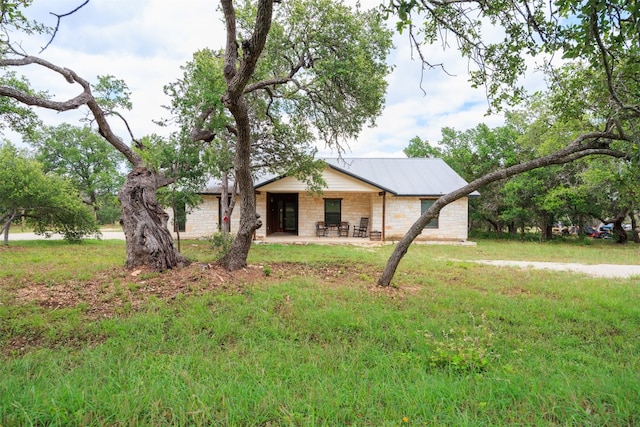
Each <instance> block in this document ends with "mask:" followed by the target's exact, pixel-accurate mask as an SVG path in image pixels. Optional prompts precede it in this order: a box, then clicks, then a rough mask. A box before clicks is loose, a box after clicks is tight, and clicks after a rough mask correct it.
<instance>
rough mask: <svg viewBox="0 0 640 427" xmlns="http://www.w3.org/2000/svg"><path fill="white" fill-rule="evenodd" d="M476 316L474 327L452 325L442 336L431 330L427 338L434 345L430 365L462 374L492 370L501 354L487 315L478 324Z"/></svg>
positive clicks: (429, 360) (442, 332)
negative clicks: (491, 366)
mask: <svg viewBox="0 0 640 427" xmlns="http://www.w3.org/2000/svg"><path fill="white" fill-rule="evenodd" d="M471 317H472V320H473V322H472V325H471V328H470V330H467V329H466V328H460V329H456V328H450V329H449V330H446V331H441V334H440V335H439V336H434V335H433V334H431V333H427V334H426V338H427V340H428V341H429V343H430V344H431V346H432V350H431V351H432V353H431V354H430V355H429V356H428V358H427V360H428V363H429V367H432V368H438V369H446V370H450V371H451V372H455V373H459V374H467V373H473V372H482V371H485V370H486V369H489V367H490V365H491V362H492V361H496V359H497V358H498V357H499V355H497V354H495V353H494V352H493V351H492V349H491V348H492V346H493V333H492V332H491V330H490V329H489V328H488V327H487V325H486V323H487V322H486V316H485V315H482V316H481V318H480V320H481V322H479V323H476V321H475V318H474V317H473V316H471Z"/></svg>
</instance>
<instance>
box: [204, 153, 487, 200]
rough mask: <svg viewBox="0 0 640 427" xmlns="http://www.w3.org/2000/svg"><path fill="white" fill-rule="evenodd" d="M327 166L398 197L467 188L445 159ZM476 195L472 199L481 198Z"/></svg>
mask: <svg viewBox="0 0 640 427" xmlns="http://www.w3.org/2000/svg"><path fill="white" fill-rule="evenodd" d="M323 160H324V161H325V162H326V163H327V165H328V166H329V167H330V168H332V169H334V170H336V171H339V172H341V173H344V174H347V175H349V176H352V177H354V178H356V179H359V180H361V181H363V182H366V183H368V184H371V185H373V186H375V187H378V188H379V189H380V190H381V191H387V192H389V193H392V194H394V195H398V196H441V195H443V194H447V193H450V192H452V191H454V190H457V189H458V188H460V187H463V186H465V185H467V182H466V181H465V180H464V179H462V177H461V176H460V175H458V174H457V173H456V172H455V171H454V170H453V169H451V167H449V165H447V164H446V163H445V162H444V160H442V159H434V158H387V159H382V158H341V159H337V158H331V159H329V158H325V159H323ZM281 178H284V176H276V175H272V174H268V175H263V176H260V177H258V178H256V180H255V183H254V187H255V188H258V187H262V186H264V185H266V184H269V183H271V182H274V181H277V180H279V179H281ZM220 191H221V188H220V183H219V181H210V182H209V183H208V185H207V188H206V189H205V190H204V193H208V194H219V193H220ZM477 195H478V193H477V192H475V191H474V192H473V193H471V194H470V196H477Z"/></svg>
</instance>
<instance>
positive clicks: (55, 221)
mask: <svg viewBox="0 0 640 427" xmlns="http://www.w3.org/2000/svg"><path fill="white" fill-rule="evenodd" d="M0 192H1V193H2V194H3V197H2V199H1V200H0V223H2V226H3V230H4V229H5V228H6V227H9V226H10V225H11V220H13V219H14V218H22V217H24V218H26V220H27V223H28V224H29V225H30V226H32V227H33V228H34V231H35V232H36V233H39V234H47V233H61V234H63V235H64V237H65V239H67V240H69V241H74V242H75V241H78V240H80V239H81V238H82V237H84V236H86V235H90V234H98V233H99V230H98V226H97V224H96V221H95V218H94V216H93V214H92V212H91V211H90V210H89V209H88V207H87V206H86V205H85V204H84V203H83V202H82V200H81V199H80V197H79V195H78V192H77V190H75V188H73V186H72V185H71V183H70V182H69V181H68V180H66V179H63V178H61V177H59V176H57V175H54V174H45V173H44V171H43V169H42V165H41V164H40V163H38V162H36V161H34V160H31V159H28V158H26V157H24V156H23V155H21V154H20V153H19V152H18V150H16V149H15V148H14V147H13V146H11V145H9V144H6V145H3V146H0ZM7 221H8V222H7Z"/></svg>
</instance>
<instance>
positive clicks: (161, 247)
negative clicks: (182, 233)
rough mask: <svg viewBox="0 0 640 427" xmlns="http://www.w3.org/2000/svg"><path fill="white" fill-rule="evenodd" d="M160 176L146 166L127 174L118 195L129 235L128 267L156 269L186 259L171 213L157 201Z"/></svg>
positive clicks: (176, 264)
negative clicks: (176, 238)
mask: <svg viewBox="0 0 640 427" xmlns="http://www.w3.org/2000/svg"><path fill="white" fill-rule="evenodd" d="M157 188H158V176H157V175H156V174H155V173H153V172H152V171H150V170H148V169H147V168H145V167H137V168H135V169H134V170H133V171H132V172H131V173H130V174H129V175H128V176H127V181H126V182H125V184H124V186H123V187H122V190H120V192H119V193H118V199H119V200H120V204H121V206H122V218H121V219H120V224H122V230H123V231H124V235H125V238H126V239H127V262H126V266H127V268H134V267H140V266H149V267H151V268H152V269H154V270H156V271H164V270H167V269H170V268H175V267H182V266H184V265H186V264H188V261H187V259H186V258H185V257H184V256H182V255H181V254H180V252H178V251H177V249H176V248H175V246H174V244H173V238H172V237H171V233H170V232H169V229H168V228H167V221H168V220H169V215H167V213H166V212H165V211H164V210H163V209H162V208H161V207H160V206H159V205H158V200H157V198H156V189H157Z"/></svg>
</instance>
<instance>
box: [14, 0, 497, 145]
mask: <svg viewBox="0 0 640 427" xmlns="http://www.w3.org/2000/svg"><path fill="white" fill-rule="evenodd" d="M82 2H83V0H46V1H43V0H36V1H35V3H36V4H35V5H33V6H32V7H31V8H30V9H29V10H28V11H27V16H28V17H32V18H35V19H38V20H39V21H40V22H43V23H45V24H47V25H49V26H52V27H54V26H55V25H56V18H55V17H54V16H53V15H51V14H50V12H53V13H56V14H64V13H67V12H69V11H71V10H73V9H75V8H76V7H77V6H78V5H80V4H81V3H82ZM378 3H379V1H378V0H361V4H362V5H363V6H364V7H368V6H373V5H377V4H378ZM217 6H218V1H215V0H136V1H131V0H90V2H89V3H88V4H87V5H86V6H84V7H83V8H81V9H80V10H78V11H77V12H76V13H74V14H73V15H70V16H68V17H65V18H64V19H62V20H61V21H60V26H59V29H58V32H57V34H56V37H55V39H54V40H53V42H52V43H51V45H50V46H49V47H48V48H47V49H46V50H45V51H44V52H43V53H42V54H39V51H40V49H41V48H42V47H44V46H45V45H46V43H47V42H48V38H47V37H45V36H42V37H39V38H37V39H28V40H24V41H23V43H22V46H23V48H24V49H25V51H26V52H27V53H29V54H35V55H38V54H39V56H41V57H43V58H44V59H47V60H49V61H51V62H53V63H55V64H57V65H60V66H63V67H67V68H70V69H72V70H74V71H75V72H77V73H78V74H79V75H80V76H81V77H83V78H85V79H87V80H89V81H95V80H94V79H95V77H96V76H98V75H107V74H109V75H113V76H115V77H117V78H119V79H122V80H124V81H125V82H126V83H127V85H128V86H129V89H130V90H131V92H132V95H131V100H132V103H133V109H132V110H131V111H130V112H126V118H127V121H128V122H129V124H130V126H131V128H132V131H133V133H134V135H135V136H136V137H138V138H139V137H141V136H144V135H147V134H150V133H158V134H166V132H168V131H167V130H166V129H163V128H160V127H158V126H157V125H155V124H154V123H153V120H158V119H161V118H166V117H167V111H166V110H164V109H163V108H162V106H163V105H167V104H168V103H169V99H168V98H167V97H166V96H165V95H164V93H163V86H164V85H166V84H168V83H170V82H173V81H175V80H177V79H178V78H179V77H180V76H181V74H182V71H181V70H180V67H181V66H182V65H184V64H186V62H187V61H189V60H190V59H191V58H192V54H193V53H194V52H195V51H197V50H199V49H202V48H205V47H207V48H212V49H218V48H222V47H223V45H224V40H225V35H224V26H223V23H222V21H221V17H220V14H219V13H218V12H217ZM394 44H395V48H394V50H393V52H392V53H391V55H390V56H389V63H390V64H392V65H393V66H394V71H393V72H392V73H391V74H390V75H389V76H388V83H389V86H388V90H387V97H386V102H385V108H384V110H383V112H382V115H381V116H380V117H379V118H378V119H377V120H376V126H375V127H373V128H365V129H363V131H362V132H361V134H360V136H359V138H358V139H357V140H354V141H350V142H349V143H348V146H349V149H348V150H347V152H346V153H344V156H345V157H404V153H403V151H402V150H403V149H404V148H405V147H406V146H407V145H408V144H409V141H410V140H411V138H413V137H415V136H419V137H420V138H422V139H426V140H428V141H430V142H432V143H436V142H437V141H438V140H439V139H440V137H441V129H442V128H443V127H453V128H455V129H456V130H460V131H462V130H466V129H469V128H473V127H475V126H476V125H478V124H480V123H485V124H487V125H488V126H490V127H495V126H500V125H501V124H502V123H503V118H502V117H501V116H498V115H495V116H487V115H486V112H487V109H488V104H487V100H486V97H485V93H484V90H483V89H472V88H471V86H470V84H469V82H468V74H467V66H468V63H467V61H466V60H464V59H461V58H460V57H459V56H458V54H457V52H456V51H455V49H449V50H444V49H443V48H442V46H430V47H428V48H427V50H426V51H427V52H428V57H429V59H430V60H432V61H433V62H436V63H439V62H443V63H444V64H446V67H447V71H448V73H449V74H453V76H451V75H449V74H447V73H444V72H443V71H442V70H440V69H434V70H425V71H424V74H423V72H422V66H421V64H420V62H419V61H417V60H414V59H412V51H411V46H410V44H409V40H408V38H407V36H406V35H396V37H395V42H394ZM28 73H29V74H28V75H29V78H30V81H31V82H32V84H33V85H34V86H36V87H37V88H39V89H45V90H47V91H48V92H49V93H50V94H53V95H55V96H54V98H55V99H59V100H62V99H66V98H69V97H71V96H74V95H76V94H78V88H77V87H74V86H72V85H69V84H68V83H66V81H65V80H64V79H63V78H62V77H59V76H57V75H52V74H51V73H44V74H43V73H41V72H38V71H37V70H31V69H30V70H29V71H28ZM38 113H39V114H40V115H41V117H42V118H43V119H44V120H45V121H46V122H47V124H51V125H55V124H59V123H61V122H67V123H71V124H78V125H80V123H78V120H79V119H80V118H81V117H82V115H81V114H80V113H78V112H71V113H54V112H47V111H45V110H39V111H38ZM114 128H115V129H116V131H117V132H118V134H119V135H121V136H122V137H123V139H124V140H125V141H128V138H127V135H126V134H125V132H124V128H122V127H118V126H114ZM318 148H319V150H320V151H319V155H320V156H323V157H324V156H335V155H336V153H335V152H334V151H330V150H329V149H327V148H326V147H325V146H324V145H323V144H320V145H319V146H318Z"/></svg>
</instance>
